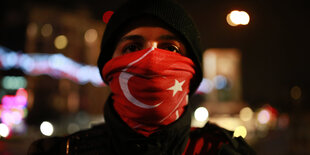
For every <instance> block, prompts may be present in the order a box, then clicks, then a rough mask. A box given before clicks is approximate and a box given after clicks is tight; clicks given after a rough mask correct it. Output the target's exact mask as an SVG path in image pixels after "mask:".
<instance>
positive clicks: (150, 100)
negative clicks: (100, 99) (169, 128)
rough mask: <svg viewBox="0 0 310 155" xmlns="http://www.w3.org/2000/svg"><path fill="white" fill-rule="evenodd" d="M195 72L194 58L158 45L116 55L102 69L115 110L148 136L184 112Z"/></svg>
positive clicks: (129, 124) (138, 130) (134, 127)
mask: <svg viewBox="0 0 310 155" xmlns="http://www.w3.org/2000/svg"><path fill="white" fill-rule="evenodd" d="M194 74H195V70H194V63H193V62H192V60H191V59H189V58H187V57H185V56H182V55H180V54H179V53H174V52H171V51H166V50H162V49H157V48H149V49H144V50H141V51H136V52H132V53H128V54H126V55H123V56H119V57H116V58H113V59H111V60H110V61H108V62H107V63H106V65H105V66H104V68H103V69H102V75H103V80H104V81H105V82H106V83H108V84H109V86H110V88H111V91H112V93H113V96H112V99H113V101H114V103H113V105H114V108H115V110H116V112H117V113H118V114H119V115H120V117H121V119H122V120H123V121H124V122H125V123H126V124H127V125H128V126H129V127H131V128H132V129H133V130H135V131H136V132H138V133H140V134H143V135H144V136H146V137H148V136H149V135H150V134H152V133H154V132H155V131H156V130H157V129H158V128H159V127H160V126H164V125H168V124H170V123H172V122H174V121H175V120H177V119H178V118H179V116H181V115H182V113H183V112H184V106H186V105H187V102H188V93H189V82H190V79H191V78H192V77H193V75H194Z"/></svg>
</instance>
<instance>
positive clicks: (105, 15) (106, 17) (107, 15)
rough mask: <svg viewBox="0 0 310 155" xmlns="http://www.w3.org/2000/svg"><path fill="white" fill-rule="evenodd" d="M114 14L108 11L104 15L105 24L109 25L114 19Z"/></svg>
mask: <svg viewBox="0 0 310 155" xmlns="http://www.w3.org/2000/svg"><path fill="white" fill-rule="evenodd" d="M113 14H114V12H113V11H107V12H105V13H104V14H103V17H102V20H103V22H104V23H106V24H108V22H109V20H110V18H111V17H112V15H113Z"/></svg>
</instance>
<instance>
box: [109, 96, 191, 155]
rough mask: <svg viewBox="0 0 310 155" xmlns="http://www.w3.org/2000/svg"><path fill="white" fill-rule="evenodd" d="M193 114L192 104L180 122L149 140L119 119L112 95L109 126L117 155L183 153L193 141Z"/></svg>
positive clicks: (175, 154)
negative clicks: (191, 134) (190, 139)
mask: <svg viewBox="0 0 310 155" xmlns="http://www.w3.org/2000/svg"><path fill="white" fill-rule="evenodd" d="M191 114H192V111H191V108H190V105H187V106H186V107H185V111H184V113H183V115H182V116H180V118H179V119H178V120H177V121H175V122H173V123H171V124H169V125H167V126H164V127H162V128H160V129H159V130H158V131H157V132H155V133H152V134H151V135H150V136H148V137H145V136H143V135H141V134H139V133H137V132H136V131H134V130H132V128H130V127H129V126H128V125H127V124H126V123H125V122H124V121H123V120H122V119H121V118H120V117H119V115H118V114H117V112H116V111H115V109H114V107H113V99H112V95H111V96H110V97H109V99H108V101H107V102H106V104H105V106H104V118H105V123H106V124H107V126H108V132H109V136H110V137H111V138H109V139H110V140H111V145H112V147H113V150H114V151H115V152H114V154H136V155H138V154H141V155H142V154H143V155H151V154H152V155H153V154H154V155H158V154H164V153H165V154H171V155H180V154H182V153H183V152H184V150H185V147H186V144H187V142H188V140H189V134H190V125H191Z"/></svg>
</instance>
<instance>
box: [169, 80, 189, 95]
mask: <svg viewBox="0 0 310 155" xmlns="http://www.w3.org/2000/svg"><path fill="white" fill-rule="evenodd" d="M184 82H185V80H184V81H182V82H179V81H178V80H176V79H175V83H174V86H172V87H170V88H168V89H167V90H173V96H174V95H175V94H176V93H177V92H178V91H183V89H182V85H183V84H184Z"/></svg>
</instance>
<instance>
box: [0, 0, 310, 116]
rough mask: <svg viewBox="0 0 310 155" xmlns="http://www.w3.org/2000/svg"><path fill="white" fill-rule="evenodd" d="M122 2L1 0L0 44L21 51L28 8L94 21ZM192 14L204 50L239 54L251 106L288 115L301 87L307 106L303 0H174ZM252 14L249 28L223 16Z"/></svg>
mask: <svg viewBox="0 0 310 155" xmlns="http://www.w3.org/2000/svg"><path fill="white" fill-rule="evenodd" d="M124 1H125V0H118V1H116V0H112V1H107V0H88V1H82V0H53V1H48V0H45V1H41V0H31V1H21V2H20V1H17V0H10V1H8V0H6V1H2V2H1V3H2V4H1V6H0V9H1V14H0V20H1V24H0V25H1V29H0V32H1V35H0V44H1V45H5V46H7V47H9V48H11V49H14V50H22V49H23V48H24V40H25V35H24V34H25V33H24V32H25V28H26V24H27V13H28V10H29V8H31V6H32V5H49V6H56V7H59V8H63V9H66V10H74V9H79V8H83V9H85V8H86V9H89V10H91V11H92V13H93V17H94V18H96V19H101V17H102V14H103V13H104V12H105V11H108V10H114V9H115V8H116V7H117V6H118V4H119V3H122V2H124ZM178 1H179V2H180V3H181V4H183V6H184V8H185V9H186V10H187V11H188V12H190V14H191V15H192V17H193V19H194V20H195V21H196V23H197V26H198V28H199V30H200V32H201V38H202V44H203V48H204V49H206V48H239V49H240V50H241V52H242V82H243V97H244V99H245V101H247V102H249V103H250V104H252V105H253V106H255V105H258V104H261V103H264V102H268V103H270V104H271V105H274V106H276V107H278V108H279V109H280V110H283V111H289V110H290V109H291V104H292V102H293V101H292V100H291V98H290V89H291V88H292V87H293V86H295V85H298V86H300V88H301V90H302V93H303V96H302V98H301V100H300V101H298V102H301V104H303V105H304V106H306V107H307V106H308V104H306V102H308V101H309V95H308V94H310V90H309V88H310V80H309V79H310V76H309V70H310V69H309V68H310V60H309V58H310V57H309V56H310V54H309V52H310V50H309V45H310V43H309V42H310V39H309V36H310V30H309V28H310V22H309V19H310V18H309V17H310V13H309V9H310V7H309V4H306V0H303V1H302V0H283V1H273V0H224V1H223V0H222V1H220V0H178ZM235 9H237V10H244V11H247V12H248V13H249V14H250V17H251V21H250V24H249V25H247V26H242V27H231V26H229V25H228V24H227V23H226V20H225V19H226V15H227V13H229V12H230V11H232V10H235Z"/></svg>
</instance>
